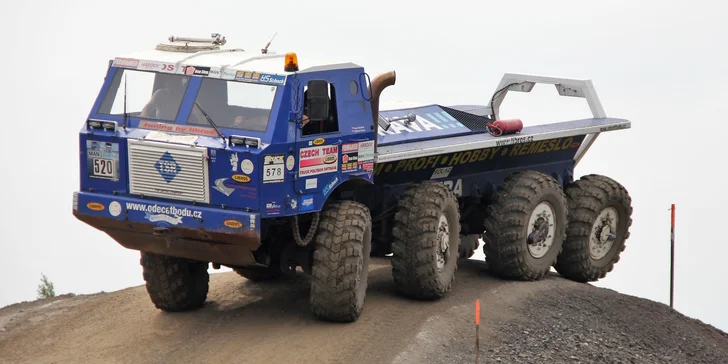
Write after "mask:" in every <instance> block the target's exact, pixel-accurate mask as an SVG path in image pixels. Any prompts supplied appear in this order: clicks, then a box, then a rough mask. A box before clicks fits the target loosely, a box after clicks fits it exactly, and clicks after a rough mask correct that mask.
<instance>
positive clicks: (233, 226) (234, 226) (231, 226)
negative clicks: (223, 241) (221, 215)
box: [224, 220, 243, 229]
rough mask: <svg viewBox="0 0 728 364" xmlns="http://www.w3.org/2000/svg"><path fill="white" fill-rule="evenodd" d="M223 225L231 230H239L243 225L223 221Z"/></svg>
mask: <svg viewBox="0 0 728 364" xmlns="http://www.w3.org/2000/svg"><path fill="white" fill-rule="evenodd" d="M224 224H225V226H227V227H229V228H232V229H240V228H241V227H243V223H242V222H240V221H238V220H225V222H224Z"/></svg>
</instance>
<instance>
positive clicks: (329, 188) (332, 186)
mask: <svg viewBox="0 0 728 364" xmlns="http://www.w3.org/2000/svg"><path fill="white" fill-rule="evenodd" d="M338 181H339V177H338V176H337V177H334V179H332V180H331V182H329V184H327V185H326V186H324V190H323V193H324V196H326V195H328V194H329V192H331V189H332V188H334V185H336V182H338Z"/></svg>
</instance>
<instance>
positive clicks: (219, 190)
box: [74, 35, 375, 267]
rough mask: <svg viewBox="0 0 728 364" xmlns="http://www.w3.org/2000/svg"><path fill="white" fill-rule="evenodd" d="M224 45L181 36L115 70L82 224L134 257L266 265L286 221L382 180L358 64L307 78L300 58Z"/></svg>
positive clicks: (86, 147) (87, 133) (88, 148)
mask: <svg viewBox="0 0 728 364" xmlns="http://www.w3.org/2000/svg"><path fill="white" fill-rule="evenodd" d="M225 42H226V41H225V40H224V38H221V37H220V36H219V35H213V37H211V38H210V39H205V40H201V39H197V38H195V39H185V38H175V37H171V38H170V40H169V42H165V43H160V44H159V45H158V46H157V47H156V48H155V49H154V50H148V51H142V52H137V53H132V54H128V55H122V56H119V57H116V58H115V59H113V60H112V61H110V64H109V67H108V71H107V73H106V77H105V78H104V82H103V84H102V87H101V90H100V92H99V94H98V97H97V99H96V102H95V103H94V104H93V107H92V109H91V112H90V113H89V116H88V119H87V120H86V122H85V123H84V126H83V128H82V129H81V131H80V133H79V142H80V145H79V146H80V151H81V153H80V161H79V162H80V173H81V183H80V188H79V191H78V192H76V193H74V214H75V216H76V217H77V218H79V219H80V220H81V221H84V222H85V223H87V224H89V225H91V226H94V227H96V228H98V229H100V230H102V231H104V232H106V233H107V234H108V235H110V236H111V237H112V238H114V239H115V240H116V241H117V242H119V243H120V244H121V245H122V246H124V247H126V248H130V249H136V250H140V251H147V252H155V253H159V254H166V255H173V256H178V257H184V258H188V259H195V260H201V261H209V262H214V263H215V264H224V265H229V266H233V267H244V266H255V265H263V266H267V265H269V264H270V257H271V254H266V253H265V252H263V251H259V252H258V253H260V256H254V254H253V252H255V251H257V250H258V248H259V247H260V246H261V244H262V243H264V241H263V240H264V239H262V238H261V237H262V236H268V235H274V234H269V233H268V231H269V230H279V229H276V227H277V226H278V227H279V226H280V225H281V224H285V222H283V220H282V219H278V220H277V218H283V217H286V216H291V215H296V214H299V213H307V212H314V211H319V210H320V209H321V207H322V205H323V204H324V202H325V201H326V198H327V196H328V195H329V194H330V193H332V192H333V191H334V189H335V187H337V186H338V185H340V184H342V183H346V182H347V181H353V180H356V183H359V184H367V183H369V184H371V183H372V178H373V176H372V171H373V168H374V167H373V159H374V151H373V145H374V138H375V132H374V127H373V118H372V115H373V114H372V110H371V107H370V102H369V100H371V94H370V89H369V85H368V84H367V81H368V77H367V76H366V74H365V73H364V70H363V68H362V67H360V66H357V65H355V64H352V63H335V64H328V65H327V64H317V65H315V66H311V67H303V68H301V69H299V66H298V56H297V54H295V53H287V54H275V53H268V52H267V51H266V52H264V53H262V54H252V55H251V54H250V52H245V51H243V50H241V49H235V48H233V49H229V48H224V47H222V46H223V45H224V43H225ZM304 220H305V219H304ZM286 221H287V220H286ZM304 223H305V222H303V223H302V225H303V224H304ZM286 230H290V228H288V226H286ZM170 241H173V242H174V244H172V245H170V243H169V242H170Z"/></svg>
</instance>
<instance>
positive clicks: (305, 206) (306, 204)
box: [300, 195, 313, 212]
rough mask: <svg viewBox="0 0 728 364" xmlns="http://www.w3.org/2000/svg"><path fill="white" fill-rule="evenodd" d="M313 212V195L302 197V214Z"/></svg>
mask: <svg viewBox="0 0 728 364" xmlns="http://www.w3.org/2000/svg"><path fill="white" fill-rule="evenodd" d="M311 210H313V195H305V196H303V197H301V210H300V211H302V212H305V211H311Z"/></svg>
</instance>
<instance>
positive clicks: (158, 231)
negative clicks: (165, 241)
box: [153, 226, 169, 235]
mask: <svg viewBox="0 0 728 364" xmlns="http://www.w3.org/2000/svg"><path fill="white" fill-rule="evenodd" d="M168 232H169V229H168V228H166V227H161V226H157V227H155V228H154V229H153V234H154V235H162V234H166V233H168Z"/></svg>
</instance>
